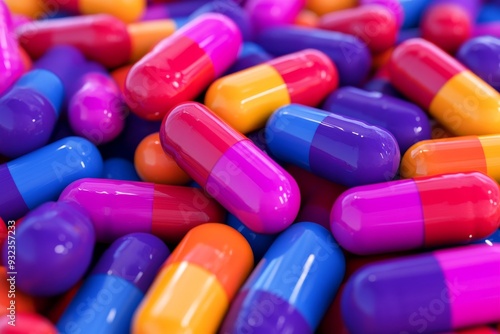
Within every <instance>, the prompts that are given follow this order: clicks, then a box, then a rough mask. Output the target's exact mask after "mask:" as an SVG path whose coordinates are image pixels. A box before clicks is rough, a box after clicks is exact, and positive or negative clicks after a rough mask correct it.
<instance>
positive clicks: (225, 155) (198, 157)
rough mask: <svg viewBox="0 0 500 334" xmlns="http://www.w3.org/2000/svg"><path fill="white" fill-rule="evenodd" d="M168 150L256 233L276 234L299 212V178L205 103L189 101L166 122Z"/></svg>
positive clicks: (163, 139)
mask: <svg viewBox="0 0 500 334" xmlns="http://www.w3.org/2000/svg"><path fill="white" fill-rule="evenodd" d="M160 141H161V145H162V147H163V149H164V150H165V152H167V153H168V154H170V155H171V156H172V157H173V158H174V160H175V161H176V162H177V164H178V165H179V166H180V167H181V168H182V169H183V170H185V171H186V173H188V174H189V175H190V176H191V177H192V178H193V179H194V181H196V182H197V183H198V184H199V185H200V186H201V187H203V188H204V189H205V190H206V191H207V193H208V194H209V195H210V196H212V197H213V198H215V199H216V200H217V201H218V202H219V203H221V204H222V206H224V207H225V208H226V209H227V210H228V211H229V212H231V213H232V214H234V215H235V216H236V217H237V218H238V219H239V220H241V221H242V222H243V223H244V224H245V225H246V226H247V227H248V228H250V229H251V230H252V231H254V232H258V233H276V232H279V231H282V230H284V229H285V228H287V227H288V226H289V225H290V224H291V223H292V222H293V221H294V219H295V217H296V216H297V212H298V211H299V206H300V191H299V188H298V186H297V183H296V182H295V180H294V179H293V178H292V177H291V176H290V175H289V174H288V173H287V172H286V171H285V170H284V169H283V168H281V167H280V166H279V165H278V164H277V163H276V162H274V161H273V160H272V159H270V158H269V157H268V156H267V155H265V154H264V153H263V152H262V151H261V150H260V149H259V148H258V147H257V146H255V144H253V143H252V142H251V141H250V140H249V139H247V138H246V137H244V136H243V135H242V134H241V133H239V132H238V131H236V130H234V129H232V128H231V127H230V126H229V125H228V124H226V123H224V121H222V120H221V119H220V118H218V117H217V116H216V115H215V114H214V113H212V112H211V111H210V110H209V109H208V108H207V107H205V106H204V105H202V104H199V103H196V102H186V103H183V104H180V105H179V106H177V107H175V108H174V109H172V111H170V112H169V114H168V115H167V116H166V117H165V119H164V120H163V123H162V126H161V129H160Z"/></svg>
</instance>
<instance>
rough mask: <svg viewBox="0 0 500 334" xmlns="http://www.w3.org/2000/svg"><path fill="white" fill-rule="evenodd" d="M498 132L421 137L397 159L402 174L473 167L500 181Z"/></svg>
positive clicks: (449, 170) (410, 174)
mask: <svg viewBox="0 0 500 334" xmlns="http://www.w3.org/2000/svg"><path fill="white" fill-rule="evenodd" d="M499 156H500V135H492V136H465V137H452V138H442V139H433V140H424V141H421V142H418V143H416V144H415V145H413V146H412V147H410V148H409V149H408V151H407V152H406V153H405V155H404V156H403V159H402V160H401V170H400V172H401V176H402V177H405V178H410V177H416V176H426V175H436V174H444V173H456V172H471V171H477V172H481V173H484V174H487V175H489V176H490V177H491V178H493V179H495V180H497V181H500V161H499V160H498V157H499Z"/></svg>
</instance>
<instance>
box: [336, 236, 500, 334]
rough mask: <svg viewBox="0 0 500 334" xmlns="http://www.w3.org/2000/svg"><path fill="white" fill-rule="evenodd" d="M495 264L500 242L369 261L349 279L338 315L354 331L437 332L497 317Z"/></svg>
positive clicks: (499, 298) (499, 290)
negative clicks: (382, 260) (373, 261)
mask: <svg viewBox="0 0 500 334" xmlns="http://www.w3.org/2000/svg"><path fill="white" fill-rule="evenodd" d="M499 268H500V245H493V246H488V245H470V246H465V247H458V248H452V249H445V250H438V251H435V252H431V253H427V254H421V255H415V256H409V257H406V258H400V259H394V260H388V261H384V262H379V263H378V264H372V265H368V266H366V267H364V268H362V269H361V270H360V271H358V272H357V273H355V274H354V275H353V276H352V277H351V278H350V279H349V281H348V282H347V285H346V288H345V290H344V294H343V295H342V306H341V307H342V316H343V319H344V321H345V322H346V324H347V327H348V329H349V333H352V334H375V333H384V334H392V333H394V334H399V333H438V332H447V331H450V330H452V329H457V328H464V327H467V326H476V325H485V324H490V323H497V322H499V321H500V308H499V307H498V305H500V280H499V279H498V276H499V274H500V271H499ZM367 305H371V307H367Z"/></svg>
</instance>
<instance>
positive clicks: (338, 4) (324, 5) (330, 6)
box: [306, 0, 358, 15]
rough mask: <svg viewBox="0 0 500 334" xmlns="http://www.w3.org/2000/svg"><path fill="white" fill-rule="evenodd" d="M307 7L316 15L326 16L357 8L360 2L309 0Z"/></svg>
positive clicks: (349, 0) (350, 0)
mask: <svg viewBox="0 0 500 334" xmlns="http://www.w3.org/2000/svg"><path fill="white" fill-rule="evenodd" d="M306 5H307V8H308V9H310V10H312V11H313V12H315V13H316V14H318V15H324V14H326V13H330V12H334V11H337V10H342V9H347V8H352V7H356V6H357V5H358V0H337V1H325V0H308V1H307V3H306Z"/></svg>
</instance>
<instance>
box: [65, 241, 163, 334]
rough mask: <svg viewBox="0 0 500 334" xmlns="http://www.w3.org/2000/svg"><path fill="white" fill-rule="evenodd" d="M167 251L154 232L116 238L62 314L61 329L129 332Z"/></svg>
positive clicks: (70, 331) (69, 331)
mask: <svg viewBox="0 0 500 334" xmlns="http://www.w3.org/2000/svg"><path fill="white" fill-rule="evenodd" d="M168 254H169V251H168V248H167V246H165V244H164V243H163V242H162V241H161V240H160V239H158V238H157V237H155V236H153V235H151V234H146V233H132V234H128V235H126V236H123V237H121V238H119V239H117V240H116V241H115V242H113V243H112V244H111V246H109V248H108V249H107V250H106V251H105V252H104V254H103V255H102V256H101V258H100V259H99V262H97V264H96V266H95V267H94V269H93V270H92V272H91V273H90V275H89V276H88V277H87V278H86V279H85V282H84V283H83V284H82V286H81V287H80V288H79V289H78V292H77V293H76V295H75V296H74V297H73V299H72V300H71V303H70V304H69V305H68V306H67V308H66V310H65V311H64V313H63V314H62V315H61V317H60V318H59V320H58V322H57V329H58V330H59V332H60V333H68V334H70V333H93V332H95V333H98V332H107V333H127V332H129V331H130V325H131V322H132V316H133V314H134V312H135V310H136V309H137V307H138V306H139V304H140V302H141V301H142V299H143V297H144V295H145V294H146V292H147V290H148V289H149V286H150V285H151V283H152V282H153V280H154V279H155V276H156V273H157V272H158V270H159V269H160V267H161V265H162V264H163V263H164V262H165V260H166V259H167V256H168Z"/></svg>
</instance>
